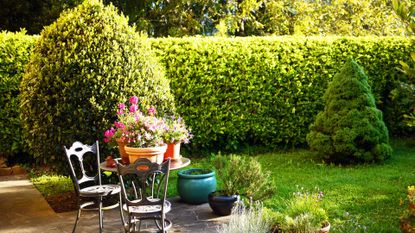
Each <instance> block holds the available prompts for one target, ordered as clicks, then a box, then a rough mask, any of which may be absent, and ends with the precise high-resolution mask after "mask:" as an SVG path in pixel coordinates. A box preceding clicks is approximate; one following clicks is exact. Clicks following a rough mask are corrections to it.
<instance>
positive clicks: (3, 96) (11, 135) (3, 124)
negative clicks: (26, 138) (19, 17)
mask: <svg viewBox="0 0 415 233" xmlns="http://www.w3.org/2000/svg"><path fill="white" fill-rule="evenodd" d="M36 38H37V37H35V36H28V35H26V34H25V32H24V31H21V32H17V33H7V32H1V33H0V106H1V108H0V119H1V120H0V141H1V143H0V154H4V155H6V156H11V155H14V154H17V153H19V152H22V151H23V150H24V148H23V140H22V131H21V125H20V120H19V113H20V111H19V109H20V108H19V98H18V97H19V85H20V81H21V79H22V76H23V72H24V70H25V67H26V65H27V63H28V60H29V55H30V51H31V50H32V48H33V46H34V43H35V41H36Z"/></svg>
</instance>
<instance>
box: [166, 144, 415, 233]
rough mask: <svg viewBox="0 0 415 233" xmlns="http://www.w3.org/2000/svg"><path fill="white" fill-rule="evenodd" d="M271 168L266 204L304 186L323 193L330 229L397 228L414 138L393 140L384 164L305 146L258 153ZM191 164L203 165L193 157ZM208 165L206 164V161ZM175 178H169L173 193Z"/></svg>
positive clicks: (414, 176)
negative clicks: (353, 162)
mask: <svg viewBox="0 0 415 233" xmlns="http://www.w3.org/2000/svg"><path fill="white" fill-rule="evenodd" d="M257 158H258V160H259V161H260V162H261V164H262V166H263V168H264V169H266V170H269V171H271V172H272V176H273V178H274V181H275V186H276V189H277V194H276V195H274V197H272V198H271V199H270V200H267V201H266V202H265V205H266V206H267V207H270V208H272V209H275V210H280V209H281V208H282V207H283V206H284V201H286V200H287V199H288V198H289V197H290V196H291V195H292V193H293V192H295V191H297V190H298V188H301V187H303V188H304V189H306V190H309V191H313V190H315V188H319V189H320V190H321V191H323V192H324V195H325V196H324V198H323V203H322V204H323V205H324V206H325V207H326V210H327V211H328V213H329V216H330V222H331V223H332V229H333V232H348V233H349V232H400V231H399V216H400V215H401V213H402V211H403V210H404V208H406V206H400V200H401V199H405V198H406V189H407V186H408V185H411V184H415V142H412V143H411V142H409V141H401V142H398V141H396V142H395V143H394V156H393V157H392V158H391V159H389V160H388V161H386V162H385V163H384V164H382V165H375V164H373V165H358V166H346V167H344V166H343V167H342V166H335V165H330V164H325V163H324V162H322V161H320V160H319V159H318V157H316V154H315V153H313V152H309V151H307V150H294V151H290V152H275V153H267V154H261V155H259V156H257ZM193 161H194V163H193V164H192V166H190V167H202V166H203V164H204V162H203V161H195V160H193ZM205 166H206V165H205ZM176 179H177V176H176V175H175V172H174V173H173V174H172V177H171V179H170V192H171V194H175V193H176V190H175V184H176Z"/></svg>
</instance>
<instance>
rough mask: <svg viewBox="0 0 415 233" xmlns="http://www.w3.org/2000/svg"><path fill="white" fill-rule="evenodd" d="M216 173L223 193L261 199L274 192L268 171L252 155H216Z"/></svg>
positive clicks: (214, 161) (214, 162) (214, 160)
mask: <svg viewBox="0 0 415 233" xmlns="http://www.w3.org/2000/svg"><path fill="white" fill-rule="evenodd" d="M213 164H214V166H215V168H216V174H217V177H218V179H219V180H220V181H221V184H222V186H221V187H220V191H222V192H223V193H224V194H225V195H234V194H239V195H243V196H246V197H249V198H252V200H255V201H256V200H263V199H265V198H267V197H270V196H272V194H273V193H274V192H275V188H274V185H273V180H272V178H271V175H270V172H269V171H263V170H262V167H261V164H260V163H259V162H258V161H257V160H256V159H254V158H252V157H242V156H238V155H229V156H223V155H221V154H219V155H216V157H215V158H214V159H213Z"/></svg>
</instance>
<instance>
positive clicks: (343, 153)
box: [307, 59, 392, 163]
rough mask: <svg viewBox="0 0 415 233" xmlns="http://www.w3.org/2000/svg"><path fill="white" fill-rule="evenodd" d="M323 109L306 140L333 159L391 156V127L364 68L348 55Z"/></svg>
mask: <svg viewBox="0 0 415 233" xmlns="http://www.w3.org/2000/svg"><path fill="white" fill-rule="evenodd" d="M324 99H325V102H326V104H325V107H324V111H322V112H320V113H319V114H318V115H317V118H316V121H315V123H314V124H312V125H311V126H310V130H311V132H310V133H309V134H308V135H307V142H308V144H309V146H310V147H311V149H315V150H317V151H318V152H319V153H321V154H322V155H324V156H326V158H328V159H330V160H331V161H334V162H340V163H355V162H372V161H376V162H378V161H383V160H385V159H387V158H389V157H390V156H391V153H392V149H391V147H390V146H389V136H388V130H387V128H386V126H385V123H384V122H383V119H382V112H381V111H380V110H378V109H377V108H376V104H375V99H374V96H373V94H372V91H371V88H370V86H369V84H368V78H367V76H366V74H365V73H364V71H363V70H362V68H361V67H360V66H359V65H358V64H357V63H356V62H354V61H353V60H352V59H349V60H348V61H347V62H346V64H345V65H344V66H343V68H342V69H341V71H340V73H338V74H336V75H335V76H334V78H333V81H332V82H331V83H330V84H329V87H328V89H327V91H326V93H325V95H324Z"/></svg>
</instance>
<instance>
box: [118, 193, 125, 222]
mask: <svg viewBox="0 0 415 233" xmlns="http://www.w3.org/2000/svg"><path fill="white" fill-rule="evenodd" d="M119 197H120V200H119V203H120V217H121V224H122V227H123V228H124V229H125V228H126V224H125V219H124V214H123V210H122V207H123V206H122V197H121V192H120V193H119Z"/></svg>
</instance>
